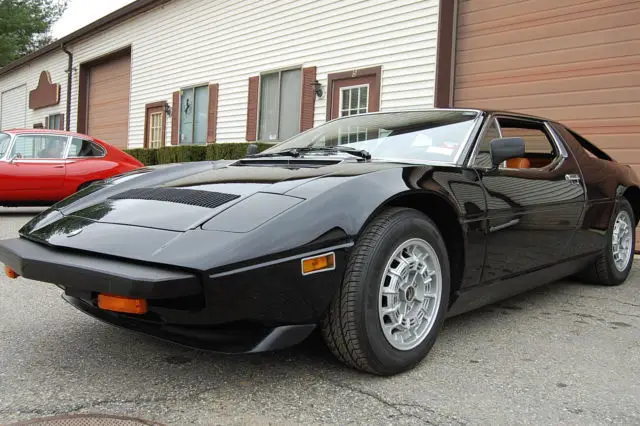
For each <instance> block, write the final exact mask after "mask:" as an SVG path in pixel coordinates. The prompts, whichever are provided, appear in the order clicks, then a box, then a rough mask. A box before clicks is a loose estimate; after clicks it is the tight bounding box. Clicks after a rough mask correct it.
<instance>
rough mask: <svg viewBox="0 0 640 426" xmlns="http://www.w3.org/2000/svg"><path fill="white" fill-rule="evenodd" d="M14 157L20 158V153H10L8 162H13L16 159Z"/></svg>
mask: <svg viewBox="0 0 640 426" xmlns="http://www.w3.org/2000/svg"><path fill="white" fill-rule="evenodd" d="M16 158H20V154H18V153H17V152H16V153H15V154H12V155H10V156H9V164H13V162H14V161H15V160H16Z"/></svg>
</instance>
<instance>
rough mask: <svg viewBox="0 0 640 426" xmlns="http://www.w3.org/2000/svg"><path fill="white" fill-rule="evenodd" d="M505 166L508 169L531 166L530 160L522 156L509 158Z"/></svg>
mask: <svg viewBox="0 0 640 426" xmlns="http://www.w3.org/2000/svg"><path fill="white" fill-rule="evenodd" d="M507 167H508V168H510V169H528V168H529V167H531V161H529V159H528V158H524V157H518V158H510V159H508V160H507Z"/></svg>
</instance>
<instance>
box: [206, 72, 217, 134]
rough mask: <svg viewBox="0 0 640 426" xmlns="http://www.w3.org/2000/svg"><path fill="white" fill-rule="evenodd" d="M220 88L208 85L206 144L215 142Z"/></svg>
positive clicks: (215, 85)
mask: <svg viewBox="0 0 640 426" xmlns="http://www.w3.org/2000/svg"><path fill="white" fill-rule="evenodd" d="M219 92H220V88H219V85H218V83H216V84H210V85H209V120H208V121H207V143H214V142H215V141H216V130H217V127H218V93H219Z"/></svg>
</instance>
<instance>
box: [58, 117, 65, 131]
mask: <svg viewBox="0 0 640 426" xmlns="http://www.w3.org/2000/svg"><path fill="white" fill-rule="evenodd" d="M58 130H64V114H60V124H59V125H58Z"/></svg>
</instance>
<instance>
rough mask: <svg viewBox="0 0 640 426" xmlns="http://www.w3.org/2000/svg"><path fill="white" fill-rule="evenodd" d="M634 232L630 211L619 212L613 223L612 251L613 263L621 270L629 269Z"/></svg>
mask: <svg viewBox="0 0 640 426" xmlns="http://www.w3.org/2000/svg"><path fill="white" fill-rule="evenodd" d="M633 232H634V229H633V226H632V225H631V217H630V216H629V213H627V212H626V211H622V212H620V213H618V216H616V221H615V222H614V224H613V234H612V236H611V238H612V241H611V243H612V244H611V251H612V252H613V263H614V264H615V265H616V269H617V270H618V271H620V272H622V271H624V270H625V269H627V266H629V261H630V260H631V254H632V253H631V249H632V245H633V244H632V243H633Z"/></svg>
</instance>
